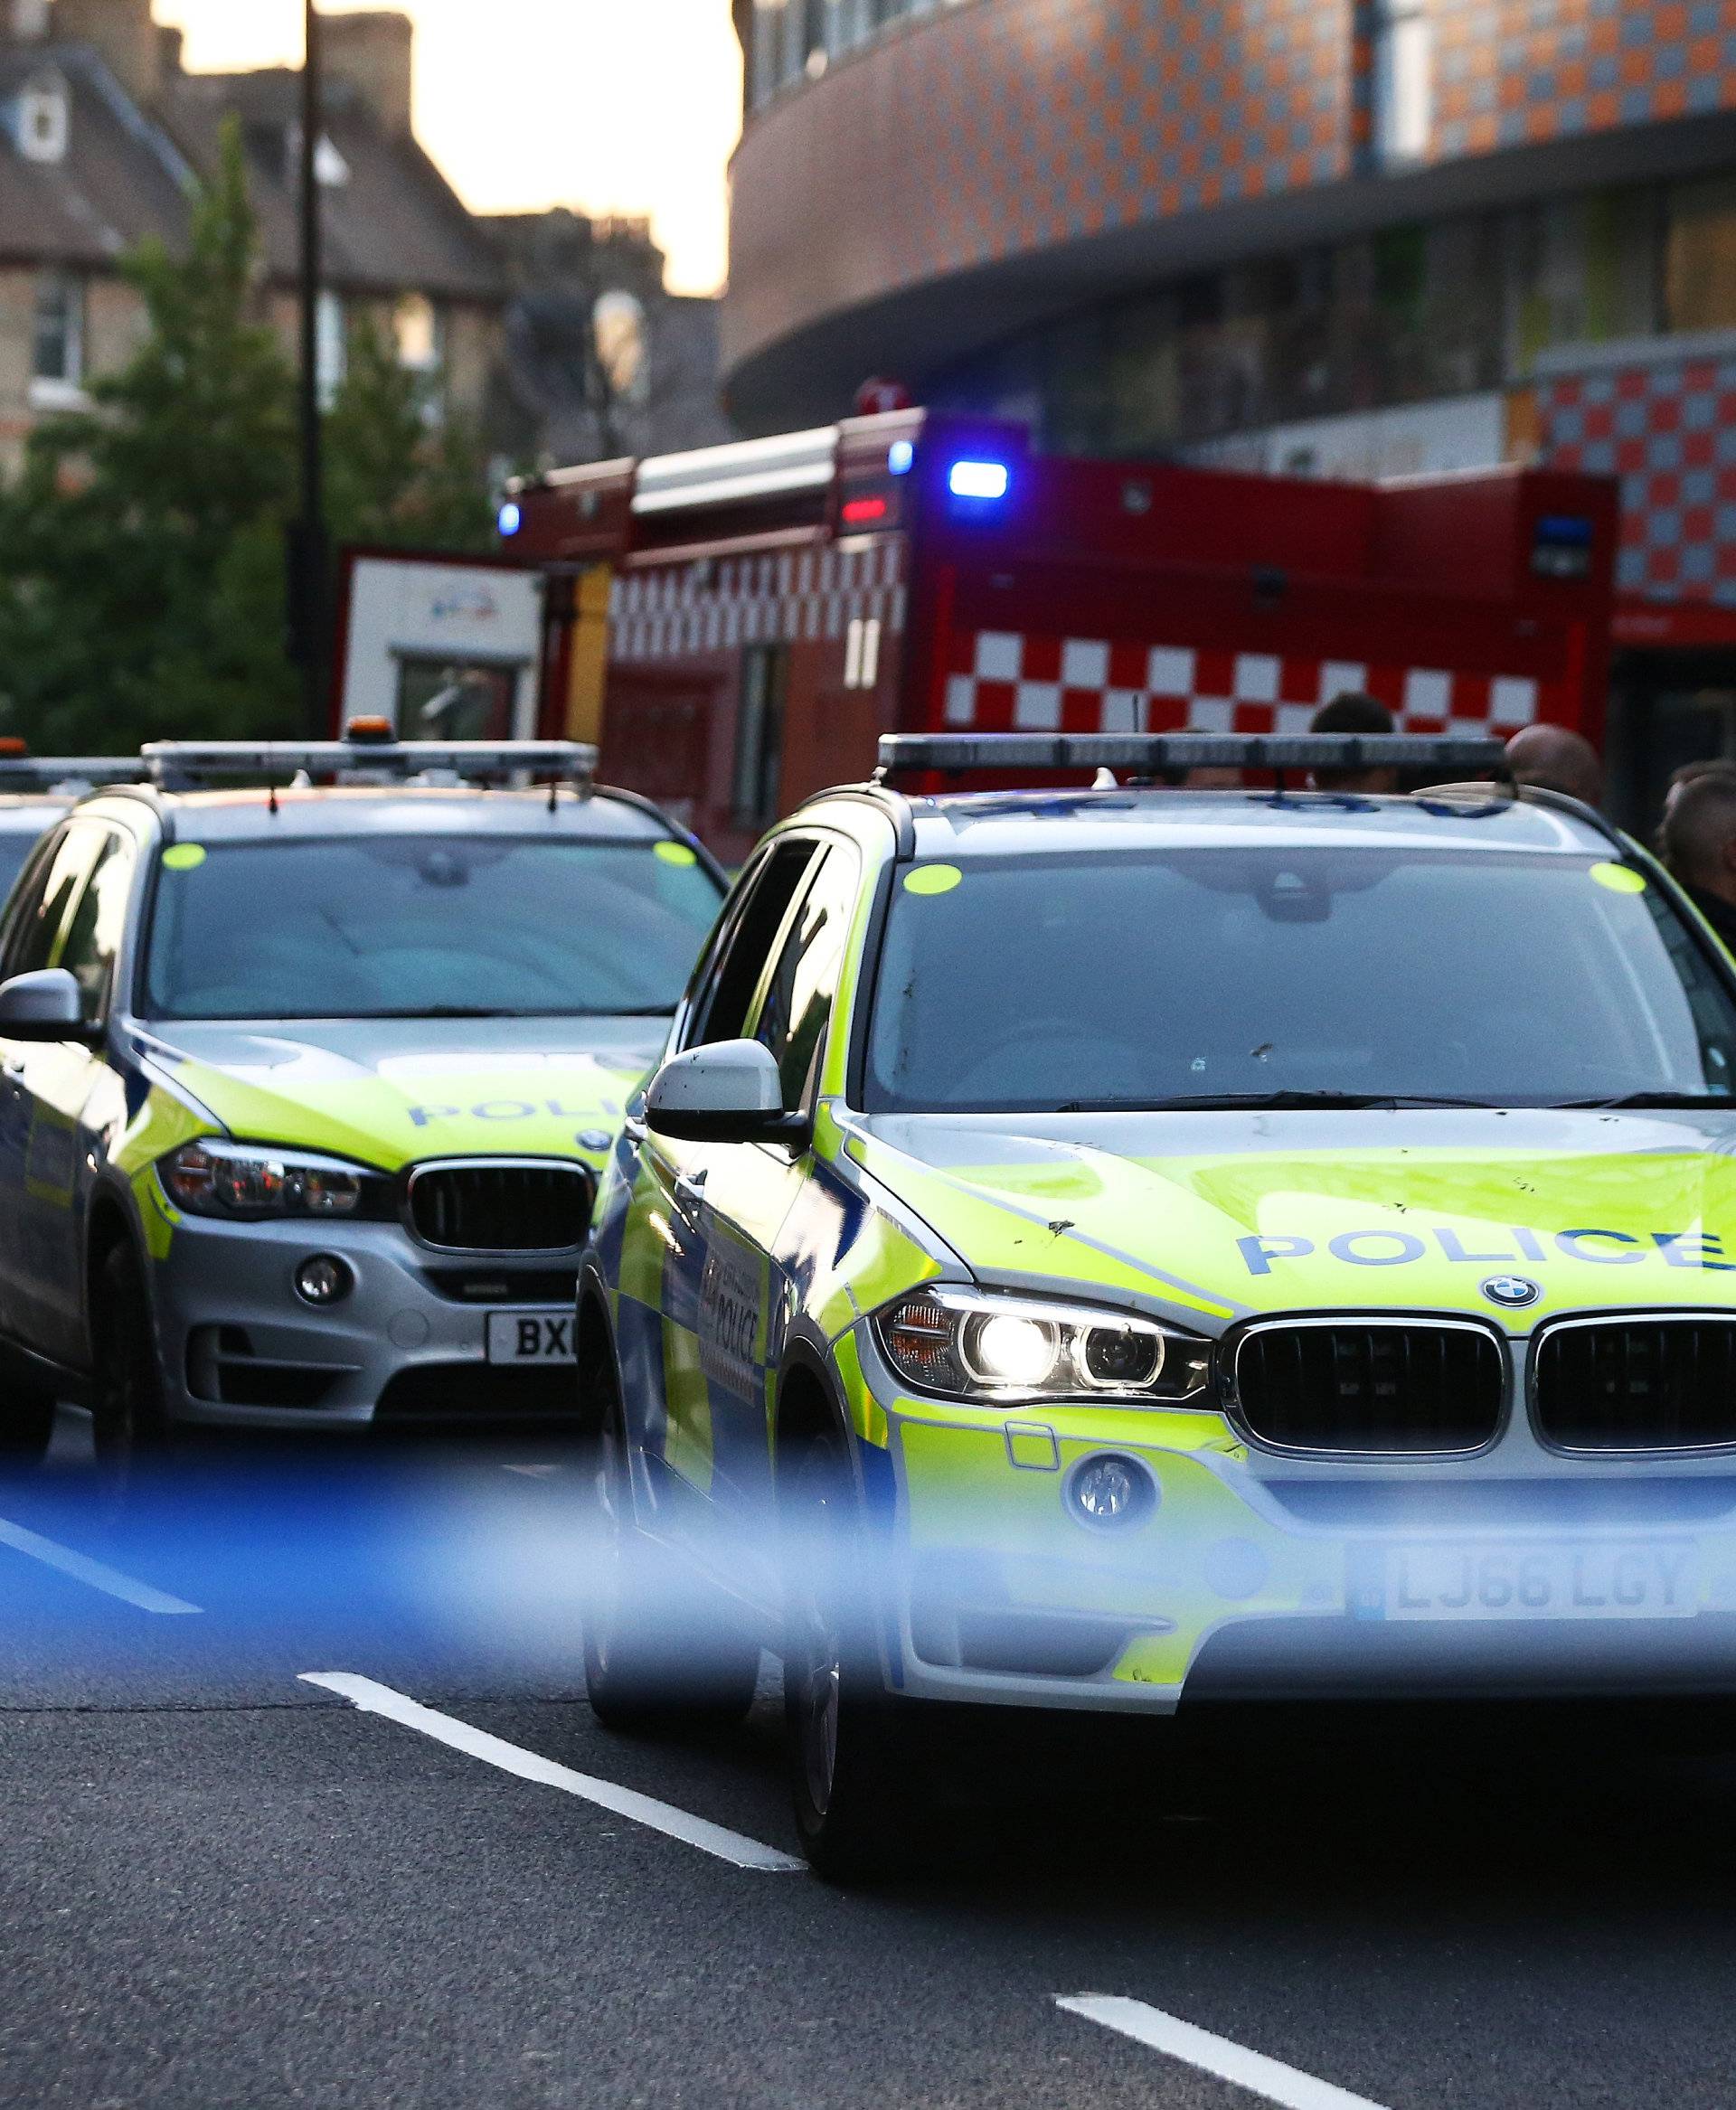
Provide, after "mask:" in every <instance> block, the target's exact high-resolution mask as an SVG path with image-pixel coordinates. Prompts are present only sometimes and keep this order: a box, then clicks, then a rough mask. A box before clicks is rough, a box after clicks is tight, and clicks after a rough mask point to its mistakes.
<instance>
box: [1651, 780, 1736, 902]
mask: <svg viewBox="0 0 1736 2110" xmlns="http://www.w3.org/2000/svg"><path fill="white" fill-rule="evenodd" d="M1663 844H1664V862H1665V864H1667V865H1668V866H1669V868H1670V870H1671V871H1673V872H1674V873H1675V876H1676V878H1677V879H1679V880H1681V881H1684V883H1685V884H1686V885H1688V886H1691V887H1701V888H1703V889H1704V890H1705V891H1706V892H1707V893H1709V894H1717V895H1720V896H1721V897H1722V899H1723V900H1727V901H1736V770H1731V769H1710V770H1708V771H1707V772H1706V773H1705V775H1704V776H1703V777H1690V778H1689V779H1688V780H1687V782H1686V783H1684V784H1681V785H1679V786H1677V787H1675V792H1674V794H1673V796H1672V797H1671V799H1670V803H1669V805H1668V807H1667V809H1666V810H1665V815H1664V829H1663Z"/></svg>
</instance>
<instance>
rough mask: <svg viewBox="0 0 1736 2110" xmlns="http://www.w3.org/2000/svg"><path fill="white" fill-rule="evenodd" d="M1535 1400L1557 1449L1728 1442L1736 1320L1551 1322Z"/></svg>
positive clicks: (1734, 1408)
mask: <svg viewBox="0 0 1736 2110" xmlns="http://www.w3.org/2000/svg"><path fill="white" fill-rule="evenodd" d="M1535 1402H1536V1414H1537V1432H1538V1434H1539V1435H1540V1436H1542V1437H1543V1441H1544V1442H1545V1443H1550V1444H1554V1445H1556V1446H1558V1447H1559V1448H1561V1450H1568V1451H1659V1450H1701V1449H1704V1448H1706V1447H1707V1446H1711V1445H1715V1444H1736V1319H1618V1320H1608V1321H1599V1323H1597V1324H1595V1325H1589V1326H1558V1327H1556V1328H1554V1329H1553V1330H1552V1331H1551V1332H1550V1333H1545V1334H1544V1336H1543V1340H1542V1341H1541V1342H1539V1344H1538V1348H1537V1369H1536V1380H1535Z"/></svg>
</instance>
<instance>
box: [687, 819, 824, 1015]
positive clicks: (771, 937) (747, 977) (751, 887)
mask: <svg viewBox="0 0 1736 2110" xmlns="http://www.w3.org/2000/svg"><path fill="white" fill-rule="evenodd" d="M815 847H816V845H815V843H814V842H813V840H812V838H811V837H798V838H797V839H795V840H793V841H789V842H784V843H778V846H777V848H776V849H775V850H773V851H772V852H770V854H769V856H767V857H766V858H765V859H764V860H763V861H762V862H760V865H759V867H758V869H757V870H756V871H753V872H752V873H750V876H749V877H748V879H747V880H746V881H745V882H744V885H743V889H742V890H741V893H740V894H739V895H738V896H737V898H736V900H735V903H734V906H733V907H732V908H731V911H730V918H729V922H728V925H727V927H726V928H725V929H724V932H723V935H722V941H721V943H720V944H719V947H718V951H717V956H716V958H715V959H714V960H713V961H712V966H711V971H710V973H709V974H708V975H707V977H706V985H705V988H704V989H703V991H702V993H701V995H700V1000H699V1003H698V1005H697V1006H696V1007H695V1013H694V1020H693V1026H692V1028H691V1029H690V1031H688V1034H687V1037H686V1044H687V1046H688V1047H690V1048H698V1047H702V1046H704V1045H707V1044H709V1043H710V1042H711V1041H739V1040H741V1038H742V1037H743V1036H744V1035H745V1033H746V1032H747V1030H748V1021H749V1020H750V1018H751V1017H752V1016H753V1000H754V998H755V997H756V996H757V995H758V994H759V993H760V982H761V980H762V978H763V977H764V975H765V971H766V963H767V961H768V960H769V958H770V957H771V955H772V952H773V950H774V948H775V947H776V946H777V943H778V933H779V932H780V931H781V930H782V929H783V927H784V920H785V918H787V917H788V914H789V909H790V904H791V902H792V901H794V900H795V899H796V896H797V892H798V891H799V890H800V888H801V886H802V882H803V881H805V880H806V879H807V873H808V869H809V867H810V866H811V865H812V864H813V862H814V852H815Z"/></svg>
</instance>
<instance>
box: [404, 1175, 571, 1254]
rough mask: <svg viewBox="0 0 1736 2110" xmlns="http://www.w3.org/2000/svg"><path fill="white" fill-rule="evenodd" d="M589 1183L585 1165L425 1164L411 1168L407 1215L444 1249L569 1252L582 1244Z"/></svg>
mask: <svg viewBox="0 0 1736 2110" xmlns="http://www.w3.org/2000/svg"><path fill="white" fill-rule="evenodd" d="M592 1194H593V1188H592V1185H591V1176H590V1173H589V1172H587V1171H586V1170H585V1168H584V1167H583V1166H582V1165H562V1164H553V1163H524V1164H496V1163H481V1164H456V1165H430V1166H426V1167H424V1168H422V1169H421V1170H420V1171H418V1172H415V1173H411V1175H410V1225H411V1228H412V1229H414V1231H415V1233H416V1236H417V1237H418V1238H419V1239H421V1241H422V1243H423V1244H424V1245H425V1246H433V1247H436V1248H439V1250H440V1251H442V1252H448V1253H567V1252H571V1251H572V1250H574V1248H577V1247H580V1246H582V1245H583V1244H584V1242H585V1234H586V1232H587V1231H588V1230H589V1229H590V1209H591V1200H592Z"/></svg>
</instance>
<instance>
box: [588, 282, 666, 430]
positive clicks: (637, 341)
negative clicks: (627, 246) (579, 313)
mask: <svg viewBox="0 0 1736 2110" xmlns="http://www.w3.org/2000/svg"><path fill="white" fill-rule="evenodd" d="M591 334H592V336H593V337H594V339H595V341H596V345H597V366H598V370H599V373H600V375H601V378H602V383H603V390H604V393H605V394H606V396H607V397H608V399H609V401H610V402H611V403H634V404H639V403H643V402H645V400H646V398H647V397H648V396H649V395H650V393H651V355H650V348H649V346H648V344H646V326H645V308H644V306H643V305H642V303H641V302H640V301H639V300H638V299H637V298H636V297H635V296H634V295H632V294H631V293H624V292H621V291H620V290H618V289H617V290H615V291H613V292H609V293H605V294H602V295H601V296H600V297H599V299H598V302H597V305H596V306H595V307H594V308H593V309H592V311H591Z"/></svg>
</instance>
